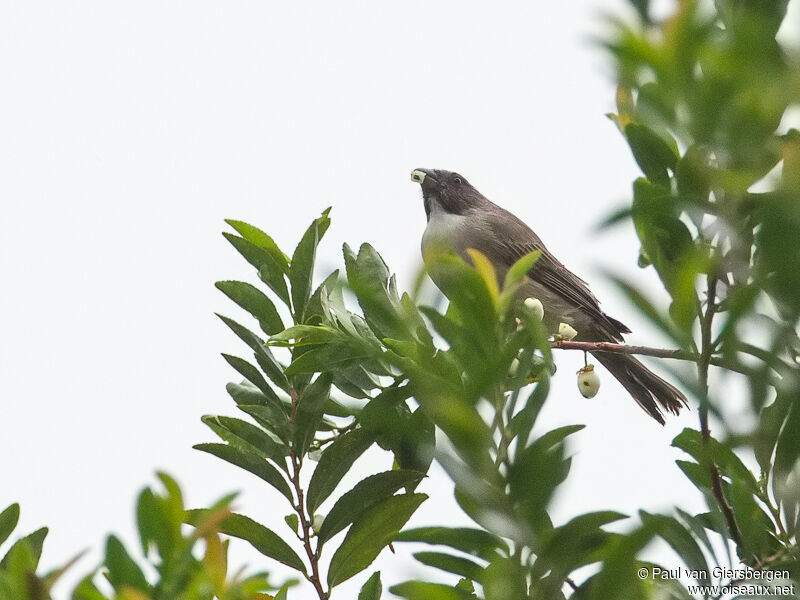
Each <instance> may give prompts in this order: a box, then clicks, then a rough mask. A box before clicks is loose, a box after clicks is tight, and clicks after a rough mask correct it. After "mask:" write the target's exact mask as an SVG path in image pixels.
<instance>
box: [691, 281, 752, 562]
mask: <svg viewBox="0 0 800 600" xmlns="http://www.w3.org/2000/svg"><path fill="white" fill-rule="evenodd" d="M716 294H717V278H716V276H715V275H709V276H708V290H707V294H706V310H705V313H701V315H700V317H701V318H700V356H699V357H698V360H697V376H698V379H699V383H700V391H701V392H702V395H701V397H700V410H699V411H698V412H699V414H700V433H701V435H702V439H703V446H704V447H705V450H706V456H707V457H709V467H708V469H709V474H710V476H711V493H712V494H713V495H714V499H715V500H716V501H717V504H718V505H719V508H720V510H721V511H722V515H723V516H724V517H725V522H726V523H727V525H728V530H729V532H730V535H731V539H732V540H733V541H734V542H735V543H736V545H737V546H741V544H742V531H741V529H739V523H738V522H737V521H736V515H735V514H734V512H733V508H732V507H731V505H730V503H729V502H728V499H727V498H726V497H725V493H724V491H723V489H722V476H721V475H720V472H719V468H718V467H717V465H716V463H714V460H713V459H712V458H711V448H710V441H711V429H710V428H709V425H708V405H709V398H708V367H709V365H710V364H711V354H712V352H713V351H714V345H713V342H712V341H711V326H712V323H713V320H714V314H715V312H716Z"/></svg>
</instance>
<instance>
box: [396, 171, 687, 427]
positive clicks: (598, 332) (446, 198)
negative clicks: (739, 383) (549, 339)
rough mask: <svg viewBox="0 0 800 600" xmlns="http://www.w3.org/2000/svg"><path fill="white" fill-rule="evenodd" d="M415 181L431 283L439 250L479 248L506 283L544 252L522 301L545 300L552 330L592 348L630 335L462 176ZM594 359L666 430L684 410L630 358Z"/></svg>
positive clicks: (444, 174) (423, 175) (421, 174)
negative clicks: (529, 257) (528, 258)
mask: <svg viewBox="0 0 800 600" xmlns="http://www.w3.org/2000/svg"><path fill="white" fill-rule="evenodd" d="M411 179H412V180H413V181H416V182H417V183H419V184H420V185H421V187H422V196H423V200H424V204H425V214H426V215H427V217H428V225H427V227H426V228H425V233H424V234H423V236H422V256H423V259H424V260H425V263H426V266H427V267H428V272H429V274H430V275H431V278H432V279H433V280H434V283H435V282H436V279H437V278H436V275H435V269H432V268H431V267H432V262H433V261H434V260H435V256H436V254H437V253H439V252H442V251H447V252H455V253H456V254H459V255H460V256H461V257H463V258H464V259H465V260H467V261H469V260H470V259H469V255H468V253H467V249H468V248H474V249H475V250H478V251H479V252H481V253H482V254H484V255H485V256H486V257H487V258H488V259H489V261H490V262H491V263H492V265H493V267H494V269H495V272H496V273H497V276H498V279H499V280H500V281H502V279H503V277H504V276H505V274H506V272H507V271H508V269H509V268H510V267H511V265H513V264H514V263H515V262H516V261H517V260H518V259H520V258H522V257H523V256H524V255H525V254H527V253H529V252H532V251H534V250H540V251H541V256H540V257H539V259H538V260H537V261H536V263H535V264H534V266H533V268H532V269H531V270H530V271H529V272H528V274H527V277H526V279H525V283H524V284H523V286H522V288H521V297H523V298H528V297H533V298H538V299H539V300H540V301H541V303H542V305H543V307H544V324H545V326H546V327H547V330H548V331H556V329H557V327H558V325H559V323H567V324H569V325H571V326H572V327H573V328H575V329H576V330H577V331H578V335H577V337H576V338H575V339H576V340H578V341H587V342H588V341H592V342H622V341H623V338H622V334H624V333H630V329H628V328H627V327H626V326H625V325H624V324H622V323H621V322H620V321H617V320H616V319H614V318H613V317H610V316H608V315H607V314H606V313H604V312H603V311H602V310H601V309H600V303H599V302H598V300H597V298H595V297H594V294H592V292H591V291H589V287H588V286H587V284H586V282H585V281H583V280H582V279H580V278H579V277H578V276H577V275H575V274H574V273H572V272H571V271H570V270H569V269H567V268H566V267H565V266H564V265H563V264H561V262H559V261H558V259H556V257H555V256H553V255H552V254H551V253H550V251H549V250H548V249H547V248H546V247H545V245H544V244H543V243H542V240H541V239H539V236H537V235H536V234H535V233H534V232H533V231H532V230H531V229H530V228H529V227H528V226H527V225H525V223H523V222H522V221H521V220H519V219H518V218H517V217H515V216H514V215H513V214H511V213H510V212H508V211H507V210H505V209H503V208H501V207H499V206H497V205H496V204H494V203H493V202H490V201H489V200H488V199H487V198H486V197H485V196H483V194H481V193H480V192H479V191H478V190H476V189H475V188H474V187H473V186H472V185H470V183H469V182H468V181H467V180H466V179H465V178H464V177H463V176H461V175H459V174H458V173H453V172H451V171H444V170H440V169H415V170H414V171H413V172H412V173H411ZM594 356H595V358H597V360H598V361H599V362H600V363H601V364H602V365H603V366H604V367H605V368H606V369H608V371H610V372H611V374H612V375H613V376H614V377H615V378H616V379H617V380H618V381H619V382H620V383H621V384H622V386H623V387H624V388H625V389H626V390H627V391H628V393H629V394H630V395H631V396H632V397H633V399H634V400H636V402H637V403H638V404H639V406H641V407H642V408H643V409H644V411H645V412H646V413H647V414H649V415H650V416H651V417H653V418H654V419H655V420H656V421H658V422H659V423H661V424H662V425H663V424H664V416H663V413H662V411H664V410H666V411H669V412H672V413H674V414H678V413H679V411H680V409H681V408H682V407H683V406H687V404H686V397H685V396H684V395H683V394H682V393H681V392H680V390H678V389H677V388H676V387H675V386H673V385H671V384H669V383H667V382H666V381H664V380H663V379H662V378H661V377H659V376H658V375H656V374H655V373H653V372H652V371H650V369H648V368H647V367H645V366H644V365H643V364H642V363H641V362H639V361H638V360H637V359H636V358H634V357H633V356H631V355H629V354H612V353H599V352H598V353H596V354H595V355H594Z"/></svg>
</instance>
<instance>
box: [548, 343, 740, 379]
mask: <svg viewBox="0 0 800 600" xmlns="http://www.w3.org/2000/svg"><path fill="white" fill-rule="evenodd" d="M550 347H551V348H553V349H555V350H580V351H582V352H592V353H594V352H607V353H610V354H639V355H641V356H653V357H655V358H671V359H675V360H686V361H689V362H693V363H696V362H697V361H698V360H700V357H699V356H698V355H697V354H695V353H694V352H688V351H686V350H679V349H678V350H675V349H672V348H651V347H650V346H630V345H628V344H616V343H613V342H576V341H571V340H570V341H568V340H554V341H552V342H550ZM709 364H712V365H714V366H715V367H722V368H724V369H728V370H729V371H735V372H737V373H741V374H742V375H748V374H749V372H748V370H747V368H746V367H744V366H743V365H739V364H736V363H732V362H730V361H728V360H725V359H724V358H722V357H720V356H711V357H710V360H709Z"/></svg>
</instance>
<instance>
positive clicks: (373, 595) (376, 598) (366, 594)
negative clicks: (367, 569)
mask: <svg viewBox="0 0 800 600" xmlns="http://www.w3.org/2000/svg"><path fill="white" fill-rule="evenodd" d="M381 592H383V586H382V585H381V572H380V571H375V572H374V573H373V574H372V575H370V578H369V579H367V581H366V583H364V585H362V586H361V591H360V592H358V600H381Z"/></svg>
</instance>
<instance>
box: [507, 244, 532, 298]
mask: <svg viewBox="0 0 800 600" xmlns="http://www.w3.org/2000/svg"><path fill="white" fill-rule="evenodd" d="M541 255H542V252H541V250H534V251H533V252H528V253H527V254H525V255H523V256H522V257H521V258H520V259H518V260H517V261H516V262H515V263H514V264H513V265H511V268H510V269H509V270H508V271H507V272H506V276H505V280H504V281H503V289H504V290H505V289H509V288H511V287H513V286H516V285H517V284H518V283H519V282H520V281H522V279H523V278H524V277H525V276H526V275H527V274H528V273H529V272H530V270H531V269H532V268H533V265H534V264H535V263H536V261H537V260H539V257H540V256H541Z"/></svg>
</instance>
